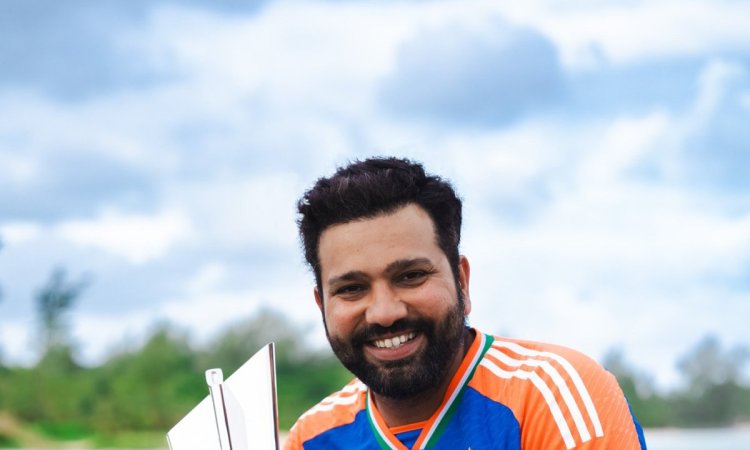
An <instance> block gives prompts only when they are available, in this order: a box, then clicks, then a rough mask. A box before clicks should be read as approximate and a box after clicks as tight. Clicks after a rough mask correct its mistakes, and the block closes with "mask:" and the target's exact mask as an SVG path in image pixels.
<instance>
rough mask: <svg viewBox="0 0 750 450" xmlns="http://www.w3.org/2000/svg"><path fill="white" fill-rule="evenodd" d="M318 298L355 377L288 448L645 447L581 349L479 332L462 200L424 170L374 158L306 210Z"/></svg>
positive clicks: (612, 385) (339, 178)
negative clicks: (464, 247) (470, 319)
mask: <svg viewBox="0 0 750 450" xmlns="http://www.w3.org/2000/svg"><path fill="white" fill-rule="evenodd" d="M299 213H300V219H299V228H300V234H301V237H302V241H303V244H304V249H305V257H306V259H307V262H308V263H309V264H310V265H311V267H312V269H313V272H314V274H315V282H316V287H315V290H314V296H315V301H316V302H317V304H318V307H319V308H320V310H321V312H322V314H323V323H324V325H325V329H326V334H327V336H328V340H329V342H330V344H331V348H332V349H333V351H334V353H335V354H336V356H337V357H338V358H339V359H340V360H341V362H342V363H343V364H344V366H346V368H347V369H349V370H350V371H351V372H352V373H353V374H354V375H355V376H356V377H357V379H355V380H354V381H352V382H351V383H349V384H348V385H347V386H346V387H344V388H343V389H342V390H341V391H339V392H337V393H335V394H332V395H331V396H329V397H327V398H326V399H324V400H323V401H322V402H320V403H319V404H318V405H316V406H315V407H313V408H312V409H310V410H309V411H308V412H306V413H305V414H304V415H303V416H302V417H300V419H299V420H298V421H297V423H296V424H295V425H294V427H292V429H291V430H290V433H289V437H288V439H287V442H286V445H285V448H286V449H288V450H294V449H305V450H316V449H327V450H330V449H347V450H353V449H354V450H356V449H363V450H364V449H368V450H369V449H373V450H376V449H424V448H435V449H451V450H455V449H460V450H466V449H473V450H481V449H507V450H511V449H513V450H520V449H523V450H557V449H573V448H575V449H589V450H590V449H616V450H629V449H645V448H646V447H645V443H644V441H643V436H642V431H641V429H640V426H639V425H638V424H637V422H635V420H634V418H633V417H632V415H631V413H630V410H629V408H628V405H627V402H626V401H625V398H624V397H623V394H622V391H621V390H620V388H619V386H618V385H617V382H616V381H615V379H614V377H613V376H612V375H610V374H609V373H608V372H606V371H605V370H604V369H602V368H601V367H600V366H599V365H598V364H596V363H595V362H594V361H592V360H590V359H589V358H587V357H585V356H583V355H581V354H580V353H577V352H575V351H573V350H570V349H567V348H563V347H559V346H554V345H548V344H540V343H534V342H527V341H520V340H516V339H508V338H502V337H495V336H490V335H487V334H484V333H482V332H480V331H479V330H476V329H473V328H469V327H467V326H466V325H465V324H466V317H467V316H468V314H469V312H470V311H471V297H470V295H469V274H470V270H469V262H468V260H467V259H466V257H465V256H462V255H460V254H459V252H458V245H459V241H460V236H461V200H459V198H458V197H457V195H456V193H455V192H454V190H453V188H452V187H451V185H450V184H449V183H447V182H446V181H444V180H442V179H440V178H439V177H436V176H431V175H427V174H426V173H425V171H424V169H423V168H422V166H421V165H419V164H417V163H413V162H411V161H408V160H401V159H395V158H373V159H368V160H365V161H361V162H355V163H353V164H351V165H349V166H347V167H344V168H341V169H339V170H338V171H337V172H336V173H335V174H334V175H333V176H332V177H330V178H322V179H320V180H318V181H317V183H316V184H315V186H314V187H313V188H312V189H310V190H309V191H308V192H307V193H305V195H304V196H303V198H302V199H301V200H300V202H299Z"/></svg>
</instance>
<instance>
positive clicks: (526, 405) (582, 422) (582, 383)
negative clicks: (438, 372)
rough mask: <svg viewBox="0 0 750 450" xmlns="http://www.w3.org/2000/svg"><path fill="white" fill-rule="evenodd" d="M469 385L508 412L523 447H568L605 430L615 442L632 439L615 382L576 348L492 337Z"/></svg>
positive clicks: (600, 435)
mask: <svg viewBox="0 0 750 450" xmlns="http://www.w3.org/2000/svg"><path fill="white" fill-rule="evenodd" d="M471 386H472V387H474V388H475V389H476V390H477V391H479V393H481V394H482V395H484V396H486V397H487V398H488V399H490V400H493V401H497V402H500V403H502V404H504V405H506V406H507V407H509V408H510V409H511V410H512V411H513V414H514V415H515V416H516V419H517V420H518V422H519V425H520V427H521V430H522V441H524V444H526V445H524V448H557V447H558V445H559V446H561V447H560V448H572V447H577V446H580V445H582V444H584V443H586V444H591V443H592V442H595V441H598V440H601V439H604V436H605V435H607V434H609V435H611V436H608V438H609V437H612V438H615V439H616V441H617V442H624V441H622V440H621V439H625V441H632V440H633V438H635V439H636V442H637V436H636V434H635V431H636V430H635V426H634V422H633V418H632V415H631V413H630V410H629V408H628V405H627V401H626V400H625V397H624V396H623V394H622V390H621V389H620V387H619V385H618V384H617V380H616V379H615V378H614V376H612V375H611V374H610V373H609V372H607V371H606V370H605V369H604V368H603V367H602V366H601V365H599V363H597V362H596V361H595V360H593V359H592V358H590V357H588V356H586V355H585V354H583V353H581V352H579V351H576V350H573V349H570V348H567V347H564V346H560V345H554V344H548V343H542V342H534V341H525V340H519V339H510V338H504V337H494V341H493V343H492V345H491V346H490V348H489V350H488V351H487V352H486V353H485V355H484V358H483V359H482V361H481V362H480V364H479V367H478V368H477V372H476V374H475V377H474V378H473V379H472V382H471ZM623 433H625V434H626V435H627V436H626V437H623V436H621V435H622V434H623ZM527 445H528V447H527ZM539 445H541V447H539ZM618 448H631V447H629V446H622V447H618ZM632 448H636V447H632Z"/></svg>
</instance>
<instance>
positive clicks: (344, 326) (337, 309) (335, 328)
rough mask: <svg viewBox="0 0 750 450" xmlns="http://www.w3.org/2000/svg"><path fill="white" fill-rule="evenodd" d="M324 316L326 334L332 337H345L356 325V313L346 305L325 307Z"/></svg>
mask: <svg viewBox="0 0 750 450" xmlns="http://www.w3.org/2000/svg"><path fill="white" fill-rule="evenodd" d="M325 316H326V324H327V326H328V333H330V334H332V335H337V336H341V335H347V334H349V333H351V331H352V329H353V328H354V326H355V324H356V323H357V319H356V311H355V310H354V308H352V307H351V306H348V305H346V304H336V305H331V304H329V305H326V312H325Z"/></svg>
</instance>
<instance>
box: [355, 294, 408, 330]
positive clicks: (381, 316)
mask: <svg viewBox="0 0 750 450" xmlns="http://www.w3.org/2000/svg"><path fill="white" fill-rule="evenodd" d="M371 289H372V290H371V298H370V303H369V304H368V305H367V312H366V313H365V318H366V320H367V323H370V324H378V325H381V326H384V327H389V326H391V325H393V323H394V322H396V321H397V320H399V319H403V318H404V317H406V315H407V308H406V304H405V303H404V302H403V301H401V299H400V298H399V296H398V294H397V293H396V292H395V291H394V289H392V288H391V287H390V286H387V285H383V284H379V283H374V284H373V286H372V287H371Z"/></svg>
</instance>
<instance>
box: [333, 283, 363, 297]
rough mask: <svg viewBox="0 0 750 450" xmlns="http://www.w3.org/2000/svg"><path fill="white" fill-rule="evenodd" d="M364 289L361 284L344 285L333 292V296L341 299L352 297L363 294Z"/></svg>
mask: <svg viewBox="0 0 750 450" xmlns="http://www.w3.org/2000/svg"><path fill="white" fill-rule="evenodd" d="M364 290H365V287H364V286H363V285H361V284H345V285H343V286H341V287H338V288H336V289H335V290H334V291H333V295H338V296H342V297H354V296H357V295H359V294H361V293H362V292H364Z"/></svg>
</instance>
